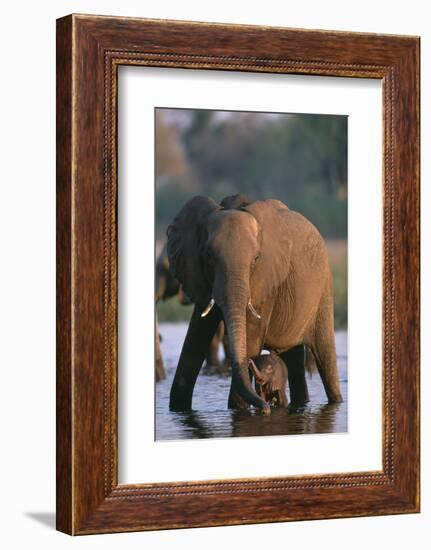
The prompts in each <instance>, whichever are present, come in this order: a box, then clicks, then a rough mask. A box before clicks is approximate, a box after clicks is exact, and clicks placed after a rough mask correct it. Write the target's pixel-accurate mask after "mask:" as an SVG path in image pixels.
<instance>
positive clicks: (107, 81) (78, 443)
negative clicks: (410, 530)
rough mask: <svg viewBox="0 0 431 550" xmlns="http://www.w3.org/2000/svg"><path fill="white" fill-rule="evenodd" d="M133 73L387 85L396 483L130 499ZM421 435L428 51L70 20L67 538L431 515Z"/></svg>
mask: <svg viewBox="0 0 431 550" xmlns="http://www.w3.org/2000/svg"><path fill="white" fill-rule="evenodd" d="M125 64H126V65H142V66H156V67H160V66H163V67H182V68H192V69H197V70H199V69H219V70H227V71H258V72H264V73H274V72H277V73H295V74H314V75H326V76H328V75H329V76H334V77H337V76H350V77H355V78H377V79H381V80H382V83H383V104H384V108H383V112H384V120H383V125H384V137H383V139H384V162H383V166H384V174H383V181H384V185H383V191H384V266H383V271H384V280H383V285H384V293H383V294H384V304H383V312H382V315H383V342H384V350H383V352H384V353H383V355H384V365H383V373H384V380H383V404H384V411H383V418H384V425H383V442H382V453H383V470H382V471H371V472H352V473H347V474H334V475H332V474H328V475H310V476H293V477H287V478H284V479H280V478H277V479H271V478H260V479H237V480H215V481H208V482H186V483H157V484H154V483H152V484H143V485H133V486H131V485H119V484H118V479H117V386H116V383H117V356H116V343H117V324H116V319H117V288H116V275H117V254H116V197H117V180H116V150H117V136H116V128H117V125H116V101H117V99H116V90H117V68H118V66H119V65H125ZM418 430H419V38H417V37H406V36H389V35H386V36H383V35H376V34H355V33H342V32H331V31H328V32H327V31H307V30H296V29H286V28H268V27H254V26H238V25H223V24H207V23H191V22H180V21H157V20H145V19H129V18H116V17H96V16H87V15H85V16H82V15H70V16H67V17H64V18H62V19H59V20H58V21H57V528H58V529H59V530H61V531H64V532H66V533H69V534H87V533H102V532H113V531H135V530H147V529H166V528H174V527H197V526H210V525H231V524H241V523H260V522H273V521H289V520H297V519H317V518H337V517H346V516H365V515H378V514H398V513H411V512H417V511H419V431H418ZM256 496H258V498H259V505H258V506H256Z"/></svg>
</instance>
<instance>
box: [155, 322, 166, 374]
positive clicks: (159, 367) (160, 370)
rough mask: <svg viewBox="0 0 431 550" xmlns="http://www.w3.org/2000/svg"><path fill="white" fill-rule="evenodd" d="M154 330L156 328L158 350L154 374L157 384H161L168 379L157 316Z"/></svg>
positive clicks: (156, 351) (156, 350)
mask: <svg viewBox="0 0 431 550" xmlns="http://www.w3.org/2000/svg"><path fill="white" fill-rule="evenodd" d="M154 328H155V340H156V349H155V356H156V361H155V373H154V374H155V377H156V382H160V380H164V379H165V378H166V372H165V367H164V365H163V357H162V351H161V349H160V341H161V337H160V333H159V323H158V320H157V315H156V326H155V327H154Z"/></svg>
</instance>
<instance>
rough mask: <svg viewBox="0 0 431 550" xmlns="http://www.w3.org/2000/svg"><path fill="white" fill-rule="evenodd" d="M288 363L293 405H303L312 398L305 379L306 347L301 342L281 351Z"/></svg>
mask: <svg viewBox="0 0 431 550" xmlns="http://www.w3.org/2000/svg"><path fill="white" fill-rule="evenodd" d="M280 357H281V358H282V359H283V361H284V362H285V363H286V365H287V377H288V380H289V392H290V401H291V407H293V408H295V407H301V406H303V405H305V403H308V401H309V400H310V398H309V396H308V388H307V380H306V379H305V347H304V346H303V345H302V344H301V345H299V346H295V347H294V348H292V349H290V350H289V351H284V352H283V353H280Z"/></svg>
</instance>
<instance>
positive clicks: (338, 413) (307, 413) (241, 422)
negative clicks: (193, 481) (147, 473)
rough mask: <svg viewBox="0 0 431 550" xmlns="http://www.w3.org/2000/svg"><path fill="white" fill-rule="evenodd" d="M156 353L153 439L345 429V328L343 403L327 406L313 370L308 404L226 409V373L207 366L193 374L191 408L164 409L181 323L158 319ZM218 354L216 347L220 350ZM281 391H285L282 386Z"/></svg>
mask: <svg viewBox="0 0 431 550" xmlns="http://www.w3.org/2000/svg"><path fill="white" fill-rule="evenodd" d="M159 330H160V333H161V335H162V338H163V340H162V343H161V348H162V354H163V360H164V363H165V369H166V375H167V377H166V379H165V380H162V381H161V382H159V383H158V384H156V439H157V440H162V439H202V438H209V437H211V438H214V437H216V438H221V437H223V438H224V437H246V436H260V435H299V434H317V433H334V432H346V431H347V333H346V332H337V333H336V346H337V357H338V369H339V374H340V384H341V392H342V394H343V399H344V401H343V403H337V404H334V405H328V403H327V398H326V394H325V391H324V389H323V385H322V381H321V379H320V376H319V374H318V373H317V371H316V372H313V374H312V376H311V378H310V377H308V378H307V384H308V390H309V394H310V403H309V404H308V405H307V407H306V408H305V410H304V411H303V412H297V413H289V412H288V410H287V409H284V408H276V409H272V413H271V415H270V416H264V415H262V414H260V413H259V412H258V411H255V410H253V409H250V410H247V411H232V410H229V409H228V408H227V400H228V395H229V389H230V374H229V373H227V374H225V375H222V374H218V373H215V372H214V370H212V371H211V372H209V371H208V369H206V368H205V367H204V368H203V369H202V370H201V373H200V374H199V376H198V379H197V382H196V386H195V390H194V393H193V404H192V406H193V410H192V411H190V412H181V413H179V412H171V411H169V392H170V389H171V385H172V380H173V378H174V374H175V369H176V366H177V363H178V358H179V355H180V352H181V347H182V344H183V342H184V337H185V334H186V331H187V324H186V323H162V324H161V325H160V326H159ZM220 353H221V352H220ZM287 395H289V392H288V390H287Z"/></svg>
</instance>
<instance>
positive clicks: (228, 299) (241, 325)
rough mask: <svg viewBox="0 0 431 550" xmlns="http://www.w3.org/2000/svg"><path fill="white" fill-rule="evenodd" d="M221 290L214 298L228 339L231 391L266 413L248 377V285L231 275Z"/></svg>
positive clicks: (266, 405) (263, 403)
mask: <svg viewBox="0 0 431 550" xmlns="http://www.w3.org/2000/svg"><path fill="white" fill-rule="evenodd" d="M215 288H217V285H215ZM223 288H224V289H225V292H223V294H222V295H221V296H218V295H217V293H216V292H215V295H214V298H215V301H216V302H217V304H219V306H220V307H221V310H222V312H223V318H224V322H225V327H226V330H227V335H228V339H229V350H230V359H231V363H232V386H233V389H234V390H235V391H236V392H237V393H238V394H239V395H240V396H241V397H242V399H244V401H246V402H247V403H249V404H250V405H254V406H255V407H258V408H260V409H262V411H263V412H264V413H265V414H268V413H269V412H270V407H269V405H268V404H267V403H266V402H265V401H264V400H263V399H262V398H261V397H259V396H258V395H257V393H256V392H255V391H254V389H253V386H252V384H251V380H250V374H249V365H248V357H247V328H246V312H247V307H248V303H249V301H250V289H249V285H247V284H244V283H243V282H242V280H241V279H240V278H235V277H234V276H233V275H232V274H231V275H230V276H229V279H228V282H226V285H223Z"/></svg>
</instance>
